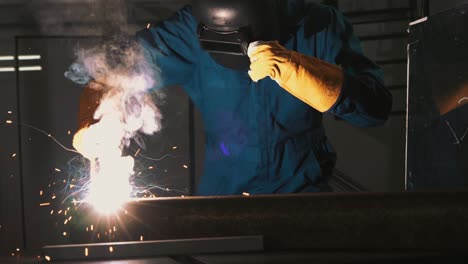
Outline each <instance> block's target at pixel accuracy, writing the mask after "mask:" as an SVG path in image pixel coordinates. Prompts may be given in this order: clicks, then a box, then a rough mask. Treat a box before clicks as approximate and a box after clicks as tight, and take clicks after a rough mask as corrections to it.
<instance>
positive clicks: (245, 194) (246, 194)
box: [242, 192, 250, 196]
mask: <svg viewBox="0 0 468 264" xmlns="http://www.w3.org/2000/svg"><path fill="white" fill-rule="evenodd" d="M242 195H244V196H250V193H248V192H243V193H242Z"/></svg>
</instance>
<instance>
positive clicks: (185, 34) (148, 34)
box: [137, 6, 201, 98]
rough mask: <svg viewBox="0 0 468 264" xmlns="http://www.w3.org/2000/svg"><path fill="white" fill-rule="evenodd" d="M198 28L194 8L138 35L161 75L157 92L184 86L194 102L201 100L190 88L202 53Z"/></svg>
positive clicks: (196, 92)
mask: <svg viewBox="0 0 468 264" xmlns="http://www.w3.org/2000/svg"><path fill="white" fill-rule="evenodd" d="M197 26H198V22H197V21H196V20H195V18H194V17H193V15H192V8H191V7H190V6H186V7H184V8H182V9H180V10H179V11H177V12H176V14H175V15H174V16H173V17H172V18H170V19H168V20H165V21H163V22H161V23H159V24H158V25H156V26H154V27H150V28H147V29H144V30H142V31H140V32H138V33H137V40H138V42H139V43H140V44H141V45H142V46H143V47H144V48H145V50H146V51H147V54H148V56H150V60H151V61H153V63H154V64H155V65H156V67H157V68H158V69H159V71H160V72H159V76H160V79H158V80H157V82H156V83H155V87H154V88H155V89H159V88H165V87H169V86H182V87H183V88H184V89H185V90H186V92H187V93H188V94H189V95H190V96H191V97H192V98H193V97H195V96H198V91H194V90H193V87H192V86H191V81H192V79H193V76H194V73H195V68H196V65H197V63H198V62H199V59H198V56H199V54H200V53H201V46H200V43H199V40H198V35H197Z"/></svg>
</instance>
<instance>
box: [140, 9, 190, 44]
mask: <svg viewBox="0 0 468 264" xmlns="http://www.w3.org/2000/svg"><path fill="white" fill-rule="evenodd" d="M197 26H198V22H197V21H196V19H195V17H194V16H193V14H192V6H190V5H185V6H184V7H182V8H181V9H179V10H177V11H176V12H175V13H174V14H173V15H172V16H171V17H169V18H167V19H165V20H162V21H160V22H159V23H157V24H156V25H155V26H154V27H153V28H145V29H143V30H140V31H139V32H137V34H136V37H137V39H141V38H143V39H147V37H148V34H150V31H151V29H153V30H156V31H166V32H167V33H173V34H177V33H178V32H177V31H179V32H183V31H184V30H183V29H196V27H197ZM182 37H183V36H182Z"/></svg>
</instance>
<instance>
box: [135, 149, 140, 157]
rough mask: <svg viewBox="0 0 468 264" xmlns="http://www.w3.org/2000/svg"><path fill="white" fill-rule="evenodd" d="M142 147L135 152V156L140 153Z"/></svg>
mask: <svg viewBox="0 0 468 264" xmlns="http://www.w3.org/2000/svg"><path fill="white" fill-rule="evenodd" d="M140 151H141V149H138V150H137V151H136V152H135V155H134V157H136V156H137V155H138V153H140Z"/></svg>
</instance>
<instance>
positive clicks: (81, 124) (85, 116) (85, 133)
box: [73, 81, 104, 159]
mask: <svg viewBox="0 0 468 264" xmlns="http://www.w3.org/2000/svg"><path fill="white" fill-rule="evenodd" d="M103 95H104V86H103V85H102V84H99V83H97V82H95V81H91V82H89V83H88V84H87V85H86V86H85V87H84V89H83V92H82V93H81V96H80V109H79V112H78V130H77V132H76V133H75V135H74V136H73V147H74V148H75V149H76V150H77V151H78V152H80V153H81V154H82V155H83V156H84V157H86V158H88V159H91V158H93V157H94V156H95V155H94V154H93V153H94V152H95V151H94V149H95V147H94V146H95V145H96V144H98V142H97V139H96V138H94V137H93V136H92V135H93V134H95V133H90V130H92V129H91V128H90V127H91V126H92V125H93V124H95V123H97V122H99V120H96V119H94V113H95V112H96V109H97V108H98V107H99V104H100V101H101V99H102V96H103Z"/></svg>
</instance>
